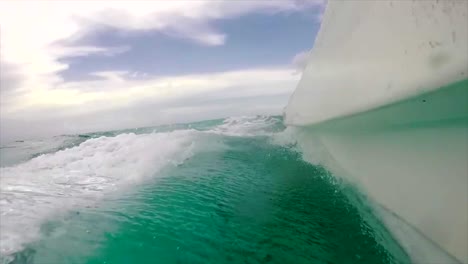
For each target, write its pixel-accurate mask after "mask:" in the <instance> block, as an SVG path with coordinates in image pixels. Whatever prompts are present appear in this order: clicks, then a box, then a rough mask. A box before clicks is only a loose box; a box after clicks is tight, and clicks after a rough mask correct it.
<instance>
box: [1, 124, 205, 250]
mask: <svg viewBox="0 0 468 264" xmlns="http://www.w3.org/2000/svg"><path fill="white" fill-rule="evenodd" d="M198 134H199V132H197V131H194V130H180V131H174V132H169V133H155V134H142V135H135V134H120V135H118V136H115V137H100V138H93V139H89V140H87V141H85V142H83V143H81V144H80V145H79V146H76V147H72V148H68V149H65V150H61V151H58V152H55V153H52V154H45V155H41V156H39V157H36V158H33V159H31V160H29V161H27V162H25V163H22V164H19V165H16V166H13V167H7V168H1V171H0V179H1V183H2V184H1V185H0V212H1V216H0V217H1V221H0V230H1V232H0V255H1V256H4V257H5V256H8V255H10V254H12V253H14V252H17V251H20V250H22V249H23V248H24V245H25V244H27V243H30V242H32V241H34V240H36V239H37V238H38V236H39V235H40V227H41V224H42V223H44V221H46V220H47V219H50V218H51V217H53V216H54V215H56V214H59V213H62V212H67V211H69V210H70V209H72V208H75V207H83V206H87V205H89V204H91V203H94V202H95V201H96V200H99V199H100V198H102V197H103V195H105V194H106V193H109V192H115V191H118V190H121V189H123V188H126V187H128V186H131V185H133V184H138V183H141V182H142V181H144V180H145V179H148V178H149V177H152V176H154V175H155V172H157V171H159V170H160V169H162V168H163V167H165V166H167V165H177V164H180V163H181V162H183V161H184V160H185V159H187V158H189V157H190V156H191V155H192V152H193V149H194V142H193V140H194V138H195V137H196V136H197V135H198Z"/></svg>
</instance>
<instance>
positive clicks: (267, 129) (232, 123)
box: [210, 115, 281, 137]
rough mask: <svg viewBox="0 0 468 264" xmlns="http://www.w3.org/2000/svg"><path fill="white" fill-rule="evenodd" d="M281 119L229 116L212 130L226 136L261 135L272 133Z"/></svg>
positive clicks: (261, 116)
mask: <svg viewBox="0 0 468 264" xmlns="http://www.w3.org/2000/svg"><path fill="white" fill-rule="evenodd" d="M279 122H281V120H280V119H279V118H278V117H272V116H263V115H258V116H238V117H228V118H226V119H225V120H224V122H223V124H221V125H219V126H216V127H215V128H213V129H212V130H210V132H212V133H216V134H221V135H226V136H242V137H248V136H261V135H271V134H272V132H273V131H271V129H272V128H273V127H274V125H275V124H278V123H279Z"/></svg>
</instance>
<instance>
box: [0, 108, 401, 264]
mask: <svg viewBox="0 0 468 264" xmlns="http://www.w3.org/2000/svg"><path fill="white" fill-rule="evenodd" d="M0 161H1V167H2V168H1V171H0V213H1V214H0V263H15V264H19V263H28V264H30V263H37V264H39V263H44V264H56V263H57V264H59V263H89V264H98V263H101V264H103V263H107V264H111V263H115V264H120V263H121V264H124V263H125V264H127V263H142V264H143V263H163V264H164V263H216V264H218V263H278V264H280V263H281V264H283V263H293V264H300V263H337V264H341V263H369V264H378V263H408V262H409V261H408V256H407V255H406V253H405V252H404V251H403V250H402V249H401V247H400V246H399V244H398V243H397V242H395V240H394V239H393V237H392V235H391V234H390V233H389V232H388V231H387V229H386V228H385V227H384V226H383V225H382V224H381V222H380V221H379V220H378V219H377V217H375V216H374V214H373V212H372V209H370V206H367V205H366V202H365V199H361V198H360V197H361V196H360V194H359V193H358V192H357V191H355V190H354V188H353V187H352V186H351V185H349V184H347V183H346V182H344V181H342V180H340V179H339V178H338V177H335V176H334V175H331V174H330V173H329V172H327V171H326V170H325V169H324V168H322V167H321V166H320V164H310V163H307V162H305V161H304V160H303V159H302V155H301V151H300V148H299V147H298V146H297V144H296V143H295V141H294V130H293V129H292V128H286V127H285V126H284V125H283V122H282V118H281V117H278V116H251V117H231V118H226V119H218V120H209V121H203V122H197V123H191V124H175V125H166V126H158V127H151V128H138V129H129V130H121V131H109V132H101V133H90V134H83V135H63V136H56V137H51V138H47V139H37V140H24V141H17V142H12V143H9V144H3V145H2V146H1V149H0Z"/></svg>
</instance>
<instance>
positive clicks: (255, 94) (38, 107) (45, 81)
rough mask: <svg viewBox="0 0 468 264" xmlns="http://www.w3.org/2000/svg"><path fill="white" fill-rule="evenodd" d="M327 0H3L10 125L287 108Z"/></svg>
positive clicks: (0, 55) (65, 127)
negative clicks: (27, 0) (286, 105)
mask: <svg viewBox="0 0 468 264" xmlns="http://www.w3.org/2000/svg"><path fill="white" fill-rule="evenodd" d="M324 6H325V2H324V1H322V0H300V1H299V0H297V1H294V0H292V1H287V0H279V1H265V0H260V1H253V0H252V1H251V0H248V1H247V0H241V1H229V2H228V1H215V0H208V1H193V0H192V1H149V0H147V1H141V2H139V1H122V0H120V1H49V2H46V1H29V2H26V1H24V2H23V1H13V0H11V1H0V44H1V46H0V63H1V65H0V77H1V79H0V80H1V87H0V88H1V94H0V100H1V101H0V103H1V109H0V110H1V111H0V128H1V130H0V132H1V134H0V135H1V139H2V141H8V140H11V139H18V138H22V137H31V136H44V135H56V134H65V133H80V132H86V131H97V130H109V129H120V128H129V127H141V126H151V125H157V124H163V123H174V122H189V121H194V120H203V119H209V118H218V117H225V116H231V115H249V114H280V113H281V111H282V109H283V107H284V106H285V104H286V103H287V100H288V97H289V95H290V94H291V92H292V91H293V90H294V88H295V85H296V83H297V81H298V79H299V78H300V71H301V67H302V65H303V61H304V58H305V56H306V54H307V51H308V50H310V49H311V47H312V46H313V40H314V38H315V35H316V33H317V31H318V28H319V26H320V19H321V14H322V13H323V10H324Z"/></svg>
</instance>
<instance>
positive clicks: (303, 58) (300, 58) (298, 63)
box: [292, 51, 310, 72]
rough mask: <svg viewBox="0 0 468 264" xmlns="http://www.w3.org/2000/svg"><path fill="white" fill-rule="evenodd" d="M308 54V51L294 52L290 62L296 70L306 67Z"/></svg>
mask: <svg viewBox="0 0 468 264" xmlns="http://www.w3.org/2000/svg"><path fill="white" fill-rule="evenodd" d="M309 54H310V51H302V52H299V53H298V54H296V55H295V56H294V58H293V59H292V64H293V66H294V67H295V68H296V69H297V70H298V71H300V72H302V71H303V70H304V69H305V68H306V66H307V59H308V58H309Z"/></svg>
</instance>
